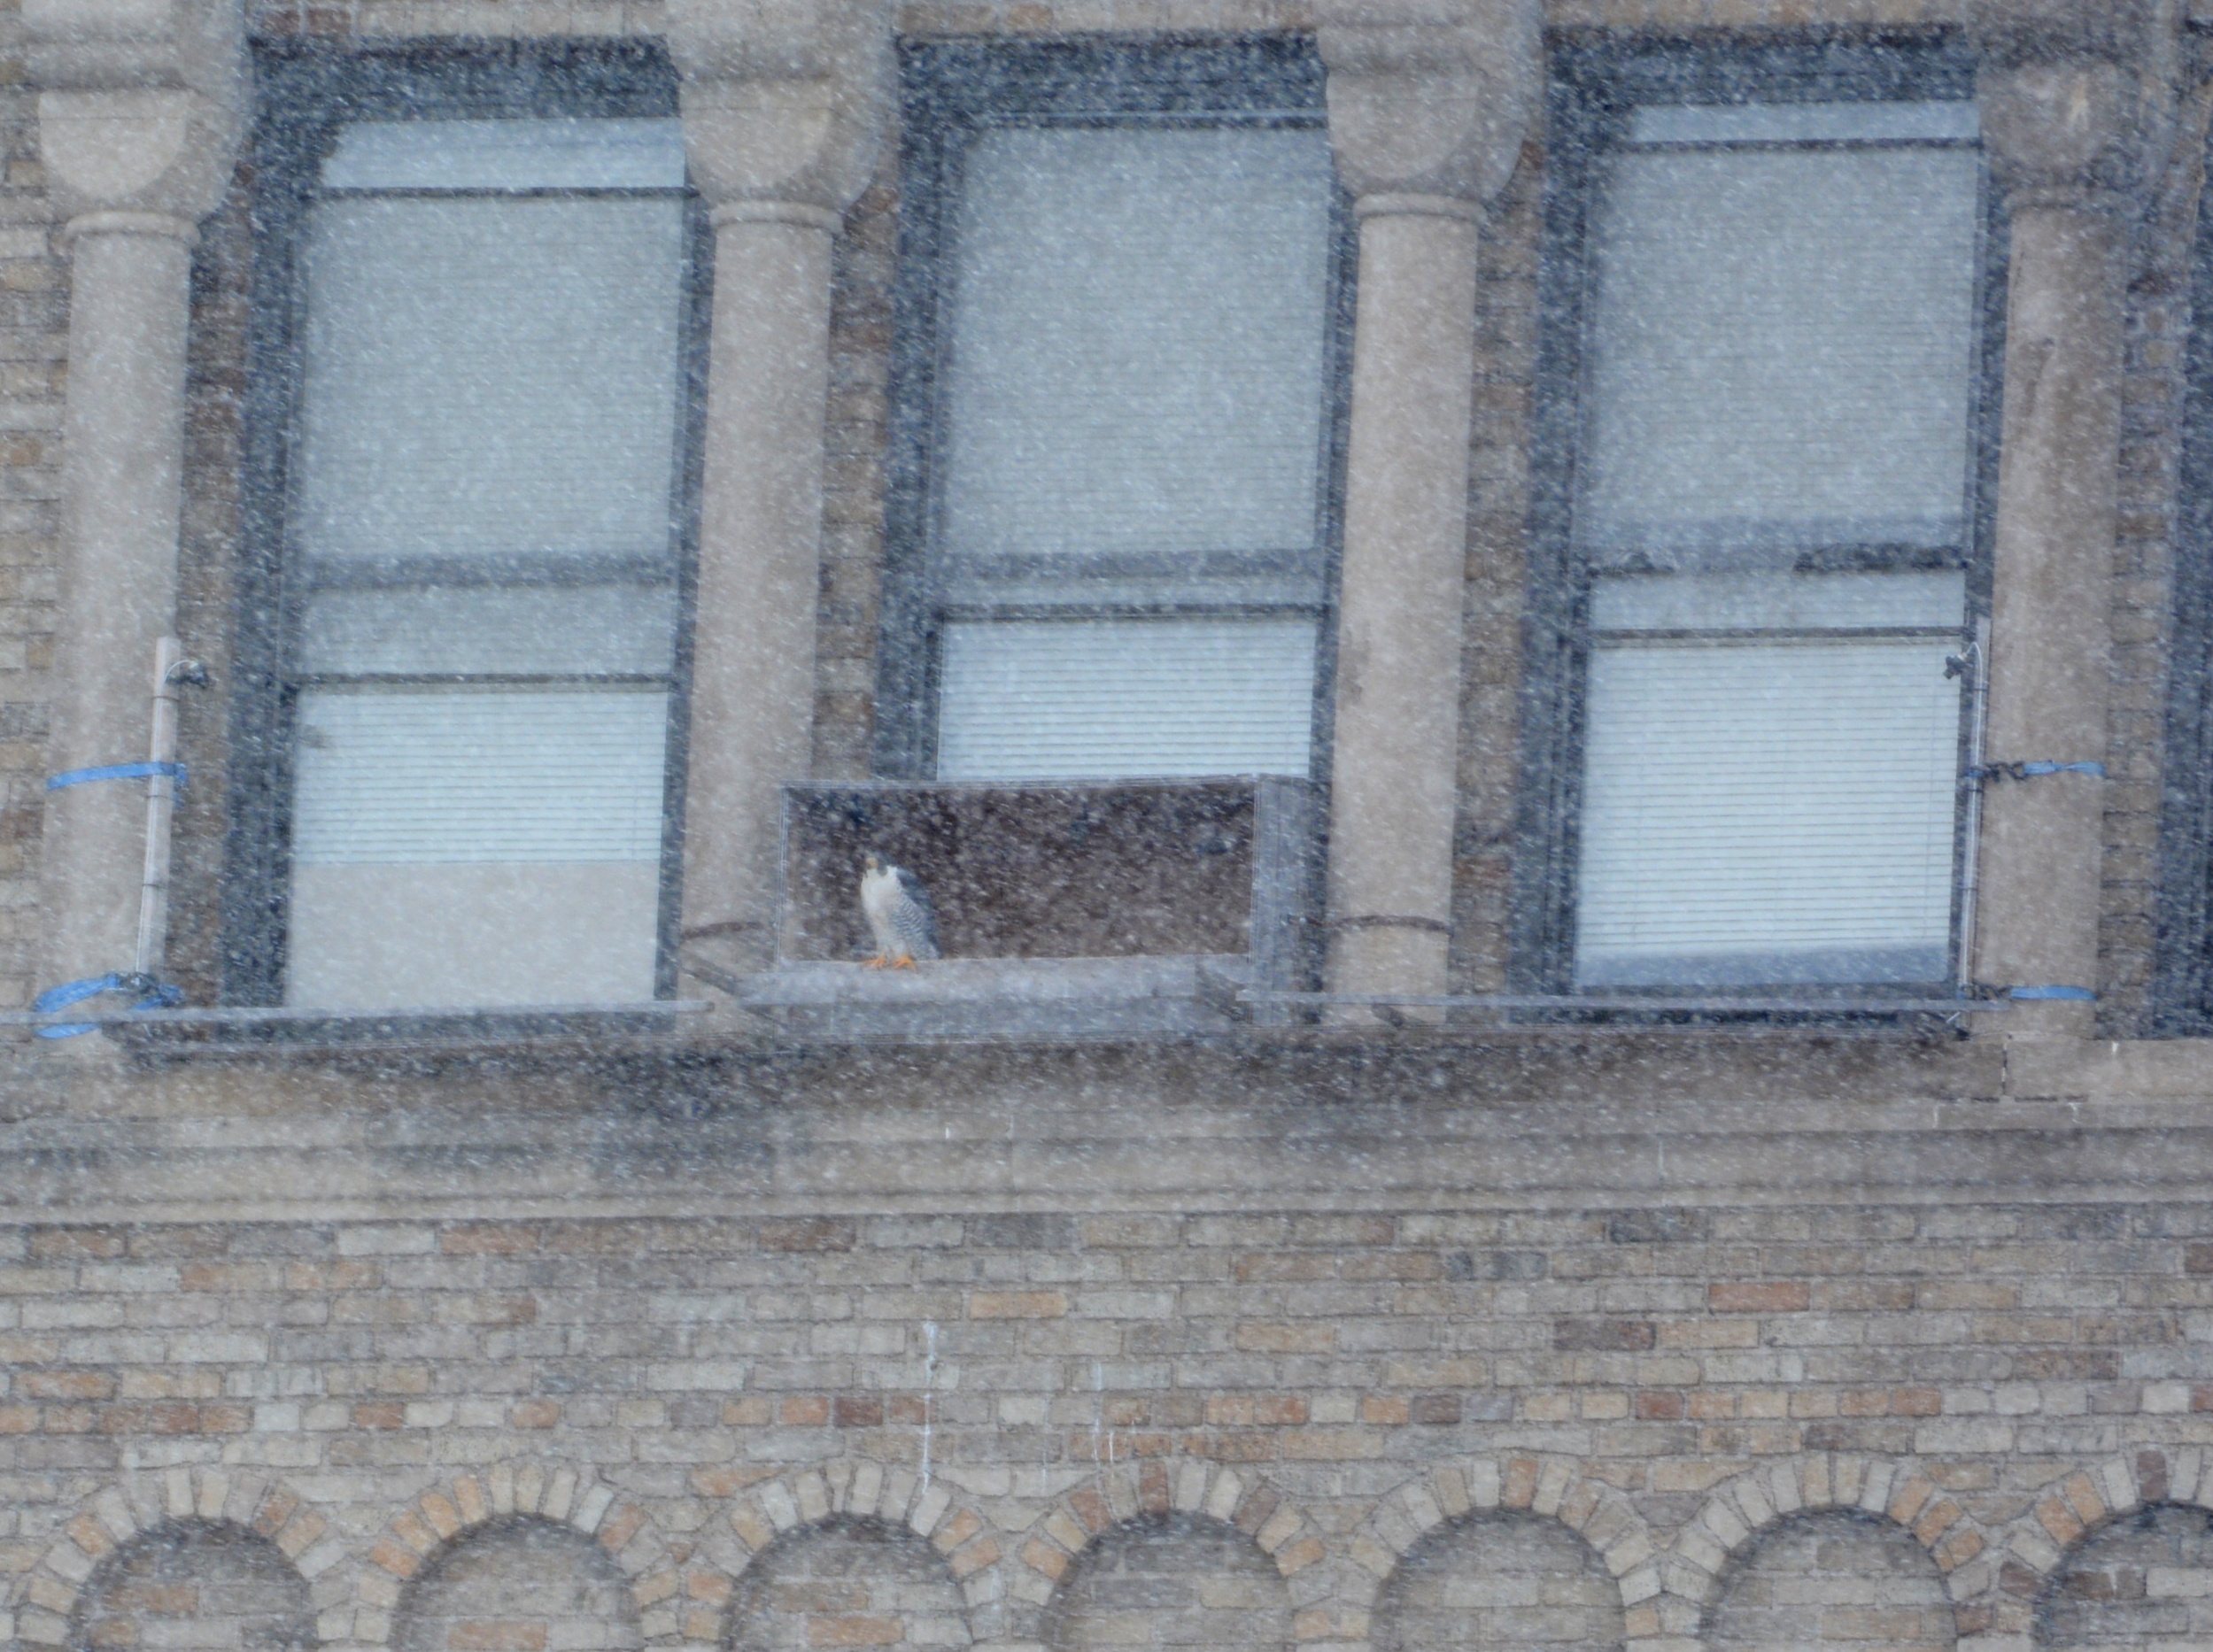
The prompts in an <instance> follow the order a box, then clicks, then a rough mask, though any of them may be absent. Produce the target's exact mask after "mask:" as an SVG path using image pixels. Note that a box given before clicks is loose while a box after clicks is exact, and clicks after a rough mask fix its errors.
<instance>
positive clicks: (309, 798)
mask: <svg viewBox="0 0 2213 1652" xmlns="http://www.w3.org/2000/svg"><path fill="white" fill-rule="evenodd" d="M667 721H668V697H667V695H666V693H665V692H663V691H659V690H654V689H637V690H629V691H624V690H620V689H574V690H561V691H548V690H520V689H496V688H491V687H476V688H460V689H424V688H416V689H406V688H368V687H360V688H348V689H337V690H321V691H311V692H309V693H307V694H306V695H303V696H302V697H301V702H300V710H299V728H300V737H299V738H300V744H299V749H298V757H297V759H296V767H297V770H298V784H297V789H296V791H295V793H294V805H293V808H294V818H293V828H292V890H291V913H292V926H291V945H290V956H289V959H288V966H289V968H288V974H287V979H288V982H289V984H290V998H291V1000H292V1001H293V1002H295V1003H303V1004H312V1005H315V1006H318V1007H334V1008H394V1007H428V1006H435V1005H437V1004H440V1003H449V1004H452V1003H460V1004H528V1003H580V1002H599V1003H607V1002H634V1001H636V1000H641V999H646V998H650V997H652V996H653V990H654V953H655V945H656V938H657V922H658V911H659V896H660V861H661V839H662V744H663V730H664V729H665V727H666V724H667Z"/></svg>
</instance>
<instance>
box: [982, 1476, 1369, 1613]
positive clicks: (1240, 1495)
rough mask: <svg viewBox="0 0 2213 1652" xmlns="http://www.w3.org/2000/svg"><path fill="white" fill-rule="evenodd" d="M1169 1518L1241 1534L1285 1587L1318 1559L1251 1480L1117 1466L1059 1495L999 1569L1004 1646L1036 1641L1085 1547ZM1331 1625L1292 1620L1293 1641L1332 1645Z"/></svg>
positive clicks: (1305, 1525) (1293, 1511) (1294, 1524)
mask: <svg viewBox="0 0 2213 1652" xmlns="http://www.w3.org/2000/svg"><path fill="white" fill-rule="evenodd" d="M1169 1514H1194V1515H1202V1516H1205V1517H1210V1518H1211V1519H1214V1520H1218V1521H1219V1522H1220V1523H1221V1524H1223V1525H1227V1526H1231V1527H1233V1528H1234V1529H1235V1530H1237V1531H1240V1532H1243V1533H1244V1534H1245V1535H1246V1536H1247V1537H1249V1538H1250V1539H1251V1540H1252V1541H1253V1542H1254V1543H1255V1544H1256V1545H1257V1547H1258V1548H1259V1549H1260V1551H1261V1552H1262V1553H1263V1554H1265V1555H1266V1556H1268V1558H1269V1559H1270V1560H1272V1561H1273V1562H1274V1563H1275V1569H1276V1571H1278V1572H1279V1573H1280V1574H1281V1575H1282V1576H1283V1577H1285V1578H1289V1577H1292V1576H1294V1575H1295V1574H1296V1573H1298V1572H1301V1571H1304V1570H1305V1569H1306V1568H1307V1567H1309V1566H1311V1565H1312V1564H1314V1563H1315V1562H1317V1561H1319V1560H1320V1559H1321V1558H1322V1556H1323V1554H1324V1552H1325V1551H1324V1548H1323V1544H1322V1540H1321V1533H1320V1531H1319V1528H1318V1527H1317V1526H1316V1525H1314V1522H1313V1520H1312V1518H1311V1517H1309V1516H1308V1515H1307V1513H1306V1511H1305V1510H1304V1509H1301V1508H1299V1507H1297V1506H1296V1504H1294V1503H1292V1502H1291V1501H1289V1500H1288V1499H1287V1498H1286V1497H1284V1496H1283V1494H1281V1492H1279V1491H1277V1490H1276V1489H1275V1488H1274V1487H1273V1486H1270V1485H1269V1484H1268V1483H1267V1482H1266V1481H1265V1480H1263V1479H1262V1478H1260V1477H1259V1476H1258V1475H1257V1474H1253V1473H1251V1472H1250V1471H1245V1470H1242V1469H1234V1468H1228V1467H1226V1466H1224V1465H1223V1464H1221V1463H1211V1462H1208V1461H1207V1460H1206V1459H1204V1458H1202V1457H1188V1458H1186V1459H1184V1460H1183V1461H1182V1462H1180V1463H1160V1462H1149V1463H1123V1464H1121V1465H1119V1466H1118V1467H1115V1468H1111V1469H1108V1470H1106V1471H1103V1473H1100V1474H1097V1475H1095V1476H1093V1477H1092V1478H1089V1479H1087V1480H1085V1481H1083V1482H1082V1483H1081V1484H1080V1485H1078V1486H1074V1487H1072V1489H1070V1490H1069V1491H1067V1492H1064V1493H1063V1494H1061V1496H1060V1497H1059V1498H1058V1499H1057V1500H1056V1501H1055V1502H1054V1504H1053V1506H1052V1508H1050V1509H1048V1510H1047V1511H1046V1513H1045V1515H1044V1516H1043V1517H1041V1519H1039V1520H1037V1521H1036V1522H1034V1523H1033V1525H1031V1527H1030V1529H1029V1530H1028V1531H1027V1532H1025V1533H1024V1534H1023V1537H1022V1544H1021V1548H1020V1549H1019V1550H1018V1553H1017V1554H1016V1556H1014V1558H1013V1559H1012V1560H1011V1561H1010V1562H1009V1563H1008V1564H1007V1567H1006V1571H1007V1574H1008V1576H1007V1579H1006V1596H1007V1614H1008V1638H1009V1639H1010V1640H1017V1641H1022V1642H1027V1641H1031V1640H1035V1639H1036V1637H1037V1634H1038V1632H1039V1629H1040V1627H1041V1624H1042V1622H1043V1618H1044V1612H1045V1608H1046V1605H1047V1604H1048V1602H1050V1601H1051V1600H1052V1598H1053V1593H1054V1591H1055V1590H1056V1588H1057V1587H1058V1586H1059V1584H1060V1581H1061V1579H1063V1578H1064V1577H1065V1576H1066V1575H1067V1573H1068V1569H1069V1567H1070V1566H1071V1565H1072V1563H1074V1561H1075V1559H1076V1557H1077V1556H1079V1555H1080V1554H1082V1553H1083V1552H1084V1550H1085V1549H1087V1548H1090V1546H1091V1544H1092V1543H1093V1541H1094V1540H1096V1539H1098V1538H1100V1537H1102V1536H1103V1535H1104V1534H1105V1533H1107V1532H1110V1531H1112V1530H1113V1529H1114V1528H1115V1527H1117V1526H1118V1525H1126V1523H1128V1522H1130V1521H1133V1520H1138V1519H1142V1518H1144V1517H1147V1516H1150V1515H1169ZM1336 1617H1337V1615H1336V1614H1335V1613H1331V1612H1314V1611H1301V1612H1299V1613H1298V1614H1297V1615H1296V1624H1295V1626H1294V1630H1293V1633H1294V1634H1295V1636H1296V1638H1297V1639H1298V1640H1330V1641H1338V1640H1343V1639H1344V1637H1343V1634H1341V1633H1339V1630H1340V1627H1341V1625H1339V1624H1338V1623H1337V1621H1336Z"/></svg>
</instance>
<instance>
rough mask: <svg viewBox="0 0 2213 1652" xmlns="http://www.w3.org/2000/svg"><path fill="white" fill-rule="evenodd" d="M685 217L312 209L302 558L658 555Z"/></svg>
mask: <svg viewBox="0 0 2213 1652" xmlns="http://www.w3.org/2000/svg"><path fill="white" fill-rule="evenodd" d="M683 236H684V213H683V205H682V203H681V202H680V201H678V200H677V199H676V198H675V197H667V196H652V197H642V198H624V197H612V198H609V197H558V196H548V197H515V198H509V197H496V196H491V197H336V198H333V199H329V200H325V201H323V202H321V204H320V205H317V207H316V208H315V214H314V225H313V232H312V240H311V244H310V246H309V249H308V256H307V270H308V291H309V312H308V321H307V328H306V335H307V336H306V388H305V405H304V407H303V410H302V411H303V420H302V423H303V427H304V430H303V452H302V460H301V475H300V482H299V489H300V496H299V509H298V537H299V541H300V544H301V545H302V547H303V549H305V550H306V552H307V554H308V555H309V556H310V557H311V558H315V559H324V558H327V559H331V560H340V561H344V560H359V559H361V558H390V557H422V556H443V557H476V558H481V557H499V556H506V557H510V558H512V557H527V556H530V555H532V554H535V553H540V552H570V553H576V552H582V553H593V552H599V553H614V554H617V555H628V556H632V557H640V558H665V557H666V556H667V555H668V553H669V485H670V481H671V478H672V476H673V474H674V469H675V462H676V428H677V324H678V316H679V302H678V301H679V282H680V278H681V271H682V263H683Z"/></svg>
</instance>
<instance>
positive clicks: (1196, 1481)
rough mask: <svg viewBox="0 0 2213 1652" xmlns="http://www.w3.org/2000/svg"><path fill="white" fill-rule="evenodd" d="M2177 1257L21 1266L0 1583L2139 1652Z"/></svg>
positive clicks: (2182, 1369) (424, 1604)
mask: <svg viewBox="0 0 2213 1652" xmlns="http://www.w3.org/2000/svg"><path fill="white" fill-rule="evenodd" d="M2209 1224H2213V1217H2209V1216H2208V1215H2207V1214H2206V1212H2205V1211H2204V1210H2203V1209H2202V1208H2194V1207H2141V1208H2124V1207H2114V1208H2103V1209H2090V1208H2036V1207H2028V1208H2021V1207H2007V1206H1988V1207H1972V1206H1964V1205H1962V1206H1959V1207H1956V1208H1924V1209H1918V1210H1917V1209H1913V1208H1902V1207H1901V1208H1866V1209H1861V1210H1856V1211H1854V1210H1849V1209H1831V1210H1829V1211H1826V1212H1822V1213H1818V1214H1816V1213H1812V1212H1803V1211H1753V1210H1729V1209H1714V1210H1699V1211H1679V1212H1669V1213H1665V1214H1664V1215H1662V1214H1655V1213H1645V1214H1639V1213H1636V1212H1621V1211H1617V1212H1613V1213H1611V1214H1607V1213H1592V1214H1588V1215H1577V1214H1573V1213H1546V1212H1540V1211H1513V1210H1501V1211H1497V1212H1492V1213H1489V1214H1467V1215H1461V1216H1449V1217H1448V1216H1393V1215H1389V1214H1380V1213H1379V1214H1374V1215H1358V1214H1341V1215H1331V1216H1314V1215H1298V1214H1295V1213H1285V1214H1282V1215H1275V1216H1268V1215H1255V1216H1198V1217H1178V1216H1168V1215H1162V1214H1145V1213H1138V1212H1132V1213H1129V1214H1126V1215H1119V1216H1115V1215H1097V1216H1086V1217H1082V1218H1059V1217H1056V1218H1044V1219H1039V1218H1033V1217H1026V1216H1024V1217H1007V1216H989V1215H978V1216H969V1217H954V1216H939V1217H929V1218H924V1217H913V1218H909V1217H891V1216H886V1217H869V1218H862V1217H830V1216H824V1217H815V1218H776V1219H762V1220H758V1221H747V1220H737V1219H728V1218H725V1219H716V1220H709V1219H703V1218H702V1219H692V1220H670V1221H654V1222H646V1221H616V1220H606V1221H532V1222H522V1221H501V1222H453V1223H407V1224H360V1225H329V1224H221V1223H217V1224H199V1225H194V1226H174V1225H170V1226H165V1225H129V1226H120V1227H83V1226H76V1227H71V1226H65V1227H47V1228H31V1229H20V1228H19V1229H14V1230H10V1231H8V1232H7V1233H6V1235H5V1239H6V1241H7V1248H8V1251H9V1254H10V1257H11V1259H10V1260H9V1261H8V1262H6V1263H5V1264H4V1266H0V1326H4V1329H0V1359H4V1362H5V1385H6V1391H5V1393H4V1396H0V1579H4V1584H0V1586H4V1588H5V1590H6V1599H5V1602H4V1606H5V1608H6V1610H11V1611H12V1613H13V1614H14V1617H15V1622H16V1625H17V1628H18V1631H19V1633H20V1634H21V1635H22V1636H23V1637H24V1638H25V1639H26V1641H27V1645H29V1646H39V1645H48V1644H55V1643H56V1637H58V1638H59V1639H60V1640H62V1641H66V1643H68V1644H71V1645H78V1646H88V1647H89V1646H106V1647H120V1646H137V1647H145V1648H153V1647H157V1646H162V1645H170V1646H177V1645H184V1644H193V1645H199V1644H208V1645H213V1644H221V1645H224V1646H230V1645H241V1646H248V1645H251V1646H276V1645H287V1646H289V1645H291V1644H294V1643H295V1640H296V1637H297V1634H298V1627H297V1626H298V1622H299V1620H300V1617H301V1615H302V1613H303V1612H304V1611H306V1610H308V1608H309V1607H310V1606H312V1610H313V1617H314V1621H315V1623H316V1624H317V1625H318V1629H317V1632H316V1633H317V1634H318V1635H319V1636H320V1638H321V1639H322V1640H374V1641H379V1642H382V1641H384V1640H390V1641H391V1643H394V1644H398V1645H400V1646H403V1647H405V1648H408V1652H599V1649H600V1648H637V1647H641V1646H644V1645H646V1644H655V1645H657V1644H662V1643H663V1642H666V1641H668V1640H670V1639H671V1638H672V1637H674V1638H677V1639H682V1640H687V1641H698V1640H714V1641H716V1642H721V1641H723V1640H728V1641H729V1642H730V1643H731V1645H733V1646H742V1647H743V1648H747V1649H748V1652H756V1649H757V1652H771V1649H774V1652H799V1649H800V1648H813V1647H840V1646H882V1647H912V1648H925V1647H930V1648H936V1647H957V1646H961V1645H964V1644H966V1643H968V1642H969V1641H970V1640H992V1641H998V1640H1021V1641H1031V1640H1037V1641H1042V1642H1043V1643H1045V1644H1048V1645H1050V1646H1052V1647H1055V1648H1118V1647H1136V1646H1140V1645H1143V1646H1148V1647H1158V1648H1164V1649H1165V1648H1179V1647H1184V1646H1191V1647H1197V1646H1202V1645H1208V1644H1216V1643H1228V1644H1241V1645H1255V1646H1265V1645H1287V1644H1289V1643H1292V1642H1296V1643H1297V1644H1299V1645H1301V1646H1308V1645H1314V1646H1317V1647H1319V1646H1320V1645H1323V1644H1327V1645H1332V1646H1334V1645H1335V1644H1337V1643H1339V1642H1342V1641H1370V1640H1372V1641H1373V1643H1374V1644H1375V1645H1376V1646H1377V1647H1378V1648H1382V1652H1418V1649H1419V1648H1434V1647H1442V1646H1445V1645H1461V1644H1466V1643H1469V1642H1474V1643H1477V1644H1482V1645H1514V1646H1528V1647H1537V1648H1559V1649H1562V1652H1564V1649H1565V1648H1569V1647H1577V1648H1582V1647H1588V1648H1594V1649H1596V1648H1612V1647H1613V1646H1615V1645H1617V1644H1621V1643H1624V1642H1643V1641H1649V1640H1652V1638H1653V1637H1655V1636H1662V1637H1664V1636H1666V1635H1669V1634H1690V1633H1697V1634H1698V1636H1699V1637H1700V1638H1701V1639H1702V1640H1704V1641H1705V1642H1706V1643H1707V1644H1710V1645H1711V1646H1712V1647H1713V1648H1715V1652H1722V1648H1755V1647H1768V1646H1772V1645H1775V1644H1778V1643H1780V1642H1783V1641H1786V1640H1787V1641H1788V1642H1789V1643H1790V1644H1801V1643H1803V1644H1813V1643H1815V1642H1819V1643H1821V1644H1822V1645H1823V1646H1847V1645H1848V1646H1850V1647H1852V1648H1854V1652H1859V1649H1860V1648H1875V1647H1877V1646H1881V1647H1894V1648H1943V1647H1944V1646H1946V1645H1947V1644H1948V1641H1949V1640H1950V1638H1951V1637H1953V1636H1954V1635H1955V1634H1956V1633H1960V1632H1961V1630H1962V1626H1963V1625H1967V1626H1971V1625H1976V1624H1981V1625H1986V1626H1988V1627H1991V1628H1992V1629H1994V1630H2004V1629H2005V1628H2006V1626H2007V1625H2008V1624H2017V1625H2021V1626H2022V1630H2023V1633H2026V1629H2027V1626H2028V1625H2030V1623H2031V1618H2032V1617H2036V1616H2037V1611H2038V1602H2039V1601H2042V1602H2044V1604H2043V1606H2042V1609H2041V1612H2042V1616H2041V1618H2040V1619H2039V1621H2041V1622H2043V1623H2044V1624H2045V1625H2047V1627H2046V1628H2045V1630H2044V1631H2043V1632H2042V1633H2043V1635H2044V1643H2045V1644H2047V1645H2053V1646H2060V1645H2065V1646H2077V1645H2081V1646H2092V1645H2095V1646H2101V1647H2102V1646H2116V1647H2118V1646H2130V1647H2137V1646H2144V1647H2147V1648H2148V1647H2152V1646H2154V1644H2155V1642H2156V1643H2159V1644H2160V1645H2162V1646H2163V1647H2167V1648H2170V1652H2171V1647H2172V1646H2174V1645H2179V1644H2181V1643H2183V1642H2186V1641H2188V1640H2189V1639H2190V1637H2192V1636H2194V1635H2198V1634H2200V1633H2201V1631H2202V1625H2201V1622H2200V1617H2201V1613H2202V1610H2203V1609H2204V1602H2206V1601H2207V1600H2209V1599H2213V1529H2209V1525H2208V1522H2207V1517H2206V1514H2205V1512H2204V1509H2205V1506H2206V1505H2207V1504H2213V1472H2209V1471H2208V1465H2207V1464H2206V1463H2205V1458H2206V1456H2207V1455H2209V1454H2208V1452H2207V1451H2206V1450H2205V1449H2204V1448H2202V1446H2201V1442H2202V1441H2203V1440H2204V1439H2205V1436H2206V1433H2207V1428H2206V1424H2205V1421H2204V1419H2205V1417H2207V1416H2209V1415H2213V1382H2209V1381H2208V1380H2207V1379H2206V1378H2205V1377H2204V1376H2203V1375H2202V1372H2203V1369H2204V1368H2203V1359H2202V1347H2203V1343H2202V1338H2203V1335H2204V1319H2205V1316H2206V1314H2207V1312H2208V1310H2209V1308H2213V1246H2209V1243H2208V1241H2207V1239H2206V1238H2205V1237H2204V1232H2205V1230H2206V1229H2207V1228H2208V1226H2209ZM2201 1499H2202V1500H2203V1501H2201ZM2147 1509H2148V1510H2151V1512H2149V1513H2146V1512H2144V1511H2145V1510H2147ZM196 1521H197V1522H198V1523H199V1524H198V1525H194V1524H193V1523H194V1522H196ZM149 1534H151V1535H149ZM303 1602H306V1605H304V1604H303ZM209 1625H219V1626H220V1625H230V1626H229V1627H227V1628H220V1633H219V1632H218V1629H217V1628H211V1627H209ZM1977 1633H1979V1631H1977ZM194 1636H198V1637H201V1639H199V1640H193V1639H192V1637H194ZM209 1637H214V1638H213V1639H209ZM288 1637H292V1638H293V1639H288ZM1652 1652H1660V1648H1652Z"/></svg>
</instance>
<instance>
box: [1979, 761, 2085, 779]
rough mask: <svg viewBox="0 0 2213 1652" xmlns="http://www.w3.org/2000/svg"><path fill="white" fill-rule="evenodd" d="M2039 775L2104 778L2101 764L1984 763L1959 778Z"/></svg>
mask: <svg viewBox="0 0 2213 1652" xmlns="http://www.w3.org/2000/svg"><path fill="white" fill-rule="evenodd" d="M2039 775H2089V776H2093V778H2095V779H2099V780H2103V779H2104V778H2105V777H2106V766H2105V765H2104V764H2103V763H1985V764H1984V765H1983V766H1982V767H1981V768H1970V769H1969V770H1968V771H1967V773H1966V774H1964V775H1962V776H1961V778H1962V779H1963V780H1970V781H1982V780H2029V779H2032V778H2034V777H2035V776H2039Z"/></svg>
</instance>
